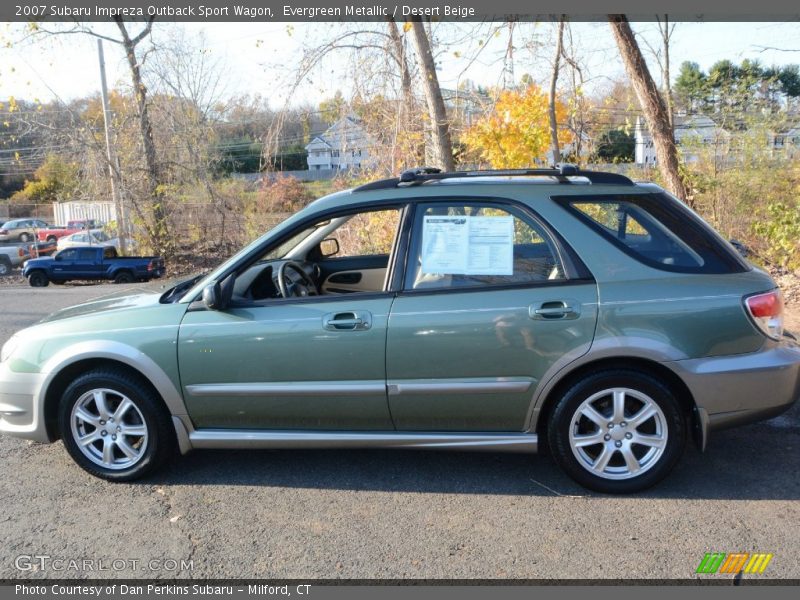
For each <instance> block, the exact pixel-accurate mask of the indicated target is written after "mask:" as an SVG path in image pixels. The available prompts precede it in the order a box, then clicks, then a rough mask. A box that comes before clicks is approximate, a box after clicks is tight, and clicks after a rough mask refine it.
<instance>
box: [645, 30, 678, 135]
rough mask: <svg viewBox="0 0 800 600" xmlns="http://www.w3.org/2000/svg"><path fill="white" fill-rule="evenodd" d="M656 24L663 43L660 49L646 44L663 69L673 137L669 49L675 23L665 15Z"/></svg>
mask: <svg viewBox="0 0 800 600" xmlns="http://www.w3.org/2000/svg"><path fill="white" fill-rule="evenodd" d="M656 22H657V23H658V34H659V37H660V41H661V47H660V48H654V47H653V46H651V45H650V43H649V42H648V41H647V39H645V38H643V39H644V43H645V45H646V46H647V48H648V49H649V50H650V52H651V54H652V55H653V57H654V58H655V59H656V60H657V61H658V66H659V68H660V69H661V87H662V88H663V93H664V102H665V103H666V105H667V113H668V114H669V126H670V127H671V128H672V132H673V135H674V134H675V122H674V120H675V119H674V112H675V110H674V101H673V98H672V76H671V75H670V62H669V47H670V43H671V42H672V34H673V33H674V32H675V23H671V22H670V20H669V15H667V14H665V15H664V16H663V17H662V16H661V15H656Z"/></svg>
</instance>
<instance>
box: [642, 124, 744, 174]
mask: <svg viewBox="0 0 800 600" xmlns="http://www.w3.org/2000/svg"><path fill="white" fill-rule="evenodd" d="M674 122H675V144H676V145H677V146H678V150H679V151H680V152H681V153H682V155H683V160H684V161H685V162H687V163H693V162H697V160H698V159H699V158H700V154H699V150H700V148H701V147H703V148H712V147H713V148H714V149H715V154H716V155H717V156H720V157H721V156H723V155H724V153H725V151H726V150H727V148H728V144H729V143H730V133H728V132H727V131H725V130H724V129H723V128H722V127H719V126H718V125H717V124H716V123H715V122H714V121H713V120H712V119H709V118H708V117H706V116H704V115H688V116H681V115H675V119H674ZM634 138H635V142H636V152H635V158H634V162H635V163H636V164H637V165H644V166H651V167H652V166H654V165H655V164H656V149H655V146H654V145H653V137H652V136H651V135H650V131H649V130H648V129H647V126H646V125H645V124H644V122H643V121H642V119H641V117H636V127H635V128H634Z"/></svg>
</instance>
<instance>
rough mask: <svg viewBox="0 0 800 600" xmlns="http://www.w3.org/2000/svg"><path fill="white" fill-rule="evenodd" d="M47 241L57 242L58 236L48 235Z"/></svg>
mask: <svg viewBox="0 0 800 600" xmlns="http://www.w3.org/2000/svg"><path fill="white" fill-rule="evenodd" d="M47 241H48V242H57V241H58V238H57V237H56V236H54V235H48V236H47Z"/></svg>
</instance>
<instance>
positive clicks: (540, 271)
mask: <svg viewBox="0 0 800 600" xmlns="http://www.w3.org/2000/svg"><path fill="white" fill-rule="evenodd" d="M563 279H565V276H564V268H563V265H562V262H561V260H560V257H559V253H558V250H557V247H556V245H555V243H554V241H553V240H552V238H551V237H550V235H549V234H548V233H547V232H546V231H545V230H544V228H543V227H542V225H541V224H539V223H538V222H537V221H536V220H534V219H533V218H531V217H530V216H529V215H527V214H525V213H523V212H522V211H520V210H518V209H516V208H514V207H509V206H504V205H499V204H493V203H490V202H486V203H484V202H453V203H430V204H421V205H419V206H418V208H417V212H416V215H415V219H414V229H413V235H412V243H411V260H410V262H409V269H408V273H407V275H406V285H405V287H406V289H413V290H420V289H446V288H468V287H485V286H492V285H508V284H536V283H546V282H553V281H560V280H563Z"/></svg>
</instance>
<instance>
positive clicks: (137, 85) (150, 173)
mask: <svg viewBox="0 0 800 600" xmlns="http://www.w3.org/2000/svg"><path fill="white" fill-rule="evenodd" d="M154 20H155V17H149V18H148V20H147V21H146V23H145V25H144V27H143V28H142V29H141V30H140V31H139V32H138V33H137V34H136V35H131V33H130V32H129V31H128V28H127V25H126V23H125V22H124V20H123V19H122V17H120V16H115V17H114V22H115V24H116V26H117V29H118V30H119V33H120V36H121V37H119V38H116V37H112V36H110V35H104V34H101V33H99V31H96V30H94V29H92V28H90V27H89V26H87V25H86V24H83V23H75V24H74V25H71V26H70V27H68V28H59V29H48V28H47V27H45V26H37V27H36V28H35V29H33V33H32V34H31V35H32V36H37V37H38V36H43V35H65V34H87V35H91V36H94V37H96V38H99V39H102V40H105V41H107V42H110V43H112V44H117V45H121V46H122V48H123V50H124V52H125V58H126V60H127V63H128V68H129V70H130V75H131V84H132V87H133V93H134V97H135V99H136V105H137V111H138V114H137V121H138V129H139V136H140V139H141V144H142V150H143V152H142V154H143V157H144V173H145V180H146V196H147V198H148V204H149V212H150V214H151V215H152V218H151V222H150V223H149V224H148V223H147V221H146V220H143V224H144V226H145V229H146V231H147V234H148V237H149V238H150V243H151V245H152V246H153V249H154V250H156V251H157V252H161V253H164V254H167V255H170V254H172V251H173V245H172V243H171V241H170V239H169V228H168V223H167V211H166V209H165V207H164V202H163V201H164V199H163V198H162V196H161V192H160V187H161V184H162V183H163V176H162V169H161V165H160V163H159V161H158V153H157V151H156V145H155V142H154V140H153V126H152V122H151V119H150V113H149V106H148V94H147V87H146V86H145V84H144V82H143V78H142V62H141V59H140V57H139V56H138V55H137V47H138V46H139V45H140V44H141V43H142V42H144V41H145V40H146V39H148V38H149V37H150V34H151V33H152V29H153V21H154ZM112 168H113V165H112ZM134 210H136V211H137V212H138V213H139V214H140V215H142V214H143V213H142V210H141V208H140V207H137V206H134Z"/></svg>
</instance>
